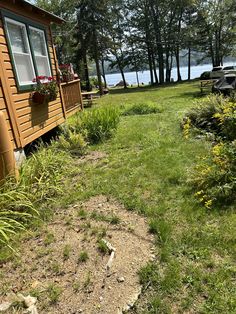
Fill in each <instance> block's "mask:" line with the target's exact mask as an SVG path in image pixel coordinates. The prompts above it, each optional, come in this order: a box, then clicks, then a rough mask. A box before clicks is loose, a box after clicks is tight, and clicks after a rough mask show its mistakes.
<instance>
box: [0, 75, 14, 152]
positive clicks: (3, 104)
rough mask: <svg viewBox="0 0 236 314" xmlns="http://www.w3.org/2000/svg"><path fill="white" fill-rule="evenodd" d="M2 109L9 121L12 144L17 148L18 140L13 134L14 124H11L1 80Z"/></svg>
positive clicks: (0, 96) (0, 102) (0, 107)
mask: <svg viewBox="0 0 236 314" xmlns="http://www.w3.org/2000/svg"><path fill="white" fill-rule="evenodd" d="M0 111H2V112H3V113H4V116H5V118H6V121H7V126H8V131H9V134H10V138H11V141H12V144H13V146H14V148H16V141H15V138H14V135H13V130H12V124H11V121H10V117H9V112H8V109H7V105H6V101H5V97H4V93H3V89H2V86H1V81H0Z"/></svg>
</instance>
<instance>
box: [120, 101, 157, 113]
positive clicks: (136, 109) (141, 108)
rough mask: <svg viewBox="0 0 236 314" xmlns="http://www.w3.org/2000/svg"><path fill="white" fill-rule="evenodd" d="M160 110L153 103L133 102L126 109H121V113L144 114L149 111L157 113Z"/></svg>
mask: <svg viewBox="0 0 236 314" xmlns="http://www.w3.org/2000/svg"><path fill="white" fill-rule="evenodd" d="M158 112H160V110H159V109H158V108H157V107H156V106H155V105H153V104H142V103H139V104H135V105H133V106H131V107H129V108H127V109H126V110H124V111H123V113H122V115H124V116H130V115H144V114H151V113H158Z"/></svg>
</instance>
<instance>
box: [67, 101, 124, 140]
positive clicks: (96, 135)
mask: <svg viewBox="0 0 236 314" xmlns="http://www.w3.org/2000/svg"><path fill="white" fill-rule="evenodd" d="M119 116H120V115H119V112H118V110H117V109H115V108H112V107H104V108H99V109H94V110H91V111H85V112H82V113H80V114H79V115H78V116H77V117H76V118H74V120H72V122H71V124H70V127H71V128H72V129H73V130H74V131H75V132H76V133H81V134H83V136H84V137H85V138H86V139H87V140H88V141H89V143H91V144H95V143H99V142H101V141H104V140H106V139H109V138H110V137H111V136H112V135H113V133H114V131H115V130H116V129H117V126H118V123H119V120H120V119H119Z"/></svg>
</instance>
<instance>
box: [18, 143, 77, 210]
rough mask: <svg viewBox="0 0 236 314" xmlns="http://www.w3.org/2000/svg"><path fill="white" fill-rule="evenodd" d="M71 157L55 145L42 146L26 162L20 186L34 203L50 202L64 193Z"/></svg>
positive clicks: (22, 170) (22, 169)
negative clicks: (64, 176)
mask: <svg viewBox="0 0 236 314" xmlns="http://www.w3.org/2000/svg"><path fill="white" fill-rule="evenodd" d="M70 163H71V157H70V156H69V155H68V154H67V153H66V151H61V150H58V149H57V147H56V144H55V143H52V144H51V146H50V147H47V146H43V145H42V146H41V147H40V148H39V150H38V151H37V152H36V153H35V154H32V155H31V157H30V158H29V159H27V160H26V161H25V162H24V165H23V167H22V168H21V170H20V172H21V175H20V181H19V184H20V185H21V186H22V187H23V189H24V190H25V191H26V192H27V193H28V194H29V195H31V199H32V200H33V201H34V203H37V204H40V203H41V202H42V201H48V200H51V199H53V198H54V197H55V196H57V195H60V194H61V193H62V191H63V184H62V181H63V175H64V174H65V173H68V168H69V165H70Z"/></svg>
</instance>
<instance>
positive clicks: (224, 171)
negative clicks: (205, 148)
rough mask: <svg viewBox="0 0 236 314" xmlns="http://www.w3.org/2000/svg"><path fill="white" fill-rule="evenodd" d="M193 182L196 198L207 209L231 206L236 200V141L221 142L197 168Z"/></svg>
mask: <svg viewBox="0 0 236 314" xmlns="http://www.w3.org/2000/svg"><path fill="white" fill-rule="evenodd" d="M192 182H193V184H194V186H195V188H196V189H197V192H196V193H195V196H196V197H197V198H198V200H199V201H200V202H201V203H203V204H204V206H205V207H206V208H211V207H212V206H213V205H222V204H229V203H231V202H232V201H234V200H235V199H236V141H233V142H229V143H223V142H220V143H218V144H216V145H214V146H213V148H212V150H211V153H210V155H209V156H208V157H207V158H204V159H202V161H201V163H199V164H198V165H197V166H196V167H195V171H194V173H193V179H192Z"/></svg>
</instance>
